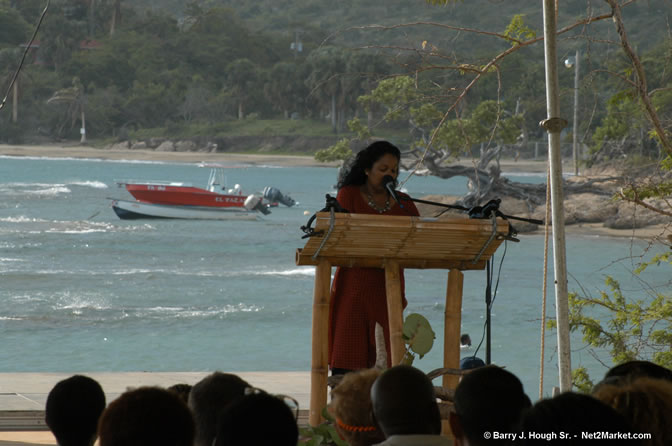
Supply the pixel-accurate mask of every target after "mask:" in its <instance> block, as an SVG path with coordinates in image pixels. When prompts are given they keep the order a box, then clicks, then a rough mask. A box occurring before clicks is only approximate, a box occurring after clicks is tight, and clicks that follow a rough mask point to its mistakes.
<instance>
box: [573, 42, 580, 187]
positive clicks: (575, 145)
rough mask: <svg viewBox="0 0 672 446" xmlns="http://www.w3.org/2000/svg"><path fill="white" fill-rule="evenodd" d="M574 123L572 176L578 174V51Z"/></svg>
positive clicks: (575, 76) (577, 53)
mask: <svg viewBox="0 0 672 446" xmlns="http://www.w3.org/2000/svg"><path fill="white" fill-rule="evenodd" d="M574 59H575V62H574V63H575V65H574V122H573V123H572V126H573V129H572V158H573V161H574V175H578V174H579V50H576V56H574Z"/></svg>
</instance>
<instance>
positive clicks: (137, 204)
mask: <svg viewBox="0 0 672 446" xmlns="http://www.w3.org/2000/svg"><path fill="white" fill-rule="evenodd" d="M112 209H113V210H114V213H115V214H117V216H118V217H119V218H120V219H122V220H137V219H141V218H143V219H144V218H178V219H190V220H194V219H196V220H260V219H261V218H260V213H259V212H256V211H248V210H247V209H245V208H231V207H229V208H215V207H207V206H171V205H163V204H152V203H143V202H141V201H128V200H117V199H113V201H112Z"/></svg>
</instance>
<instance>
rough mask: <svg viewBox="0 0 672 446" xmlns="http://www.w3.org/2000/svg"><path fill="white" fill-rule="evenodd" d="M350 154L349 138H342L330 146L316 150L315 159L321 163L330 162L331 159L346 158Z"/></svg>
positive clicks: (340, 159) (339, 159)
mask: <svg viewBox="0 0 672 446" xmlns="http://www.w3.org/2000/svg"><path fill="white" fill-rule="evenodd" d="M351 156H352V149H351V148H350V139H348V138H343V139H341V140H340V141H338V142H337V143H336V144H334V145H333V146H331V147H328V148H326V149H322V150H318V151H317V152H316V153H315V160H317V161H319V162H321V163H330V162H332V161H342V160H346V159H348V158H350V157H351Z"/></svg>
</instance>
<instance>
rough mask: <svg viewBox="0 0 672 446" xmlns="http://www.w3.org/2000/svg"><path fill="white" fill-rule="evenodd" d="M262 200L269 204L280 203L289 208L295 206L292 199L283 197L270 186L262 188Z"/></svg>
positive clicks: (286, 196)
mask: <svg viewBox="0 0 672 446" xmlns="http://www.w3.org/2000/svg"><path fill="white" fill-rule="evenodd" d="M264 199H266V200H267V201H268V202H270V203H282V204H284V205H285V206H287V207H289V208H291V207H292V206H294V205H295V204H296V201H294V199H293V198H292V197H290V196H289V195H283V193H282V192H280V191H279V190H278V189H276V188H275V187H271V186H266V187H265V188H264Z"/></svg>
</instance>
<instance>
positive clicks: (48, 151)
mask: <svg viewBox="0 0 672 446" xmlns="http://www.w3.org/2000/svg"><path fill="white" fill-rule="evenodd" d="M0 156H27V157H50V158H82V159H83V158H92V159H105V160H132V161H167V162H178V163H198V162H201V161H203V162H212V163H216V162H227V163H231V162H234V163H245V164H251V165H261V164H265V165H269V164H270V165H275V166H281V167H335V166H338V165H339V164H340V163H339V162H330V163H322V162H319V161H316V160H315V158H313V157H312V156H305V155H273V154H265V153H227V152H216V153H210V152H157V151H155V150H131V149H123V150H120V149H109V148H96V147H91V146H86V145H75V144H68V145H65V144H49V145H11V144H0ZM471 162H472V161H471V160H468V159H464V160H461V161H460V163H461V164H470V163H471ZM500 164H501V165H502V170H503V171H504V172H530V173H539V172H545V171H546V161H545V160H538V161H534V160H518V161H514V160H502V161H501V163H500Z"/></svg>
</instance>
